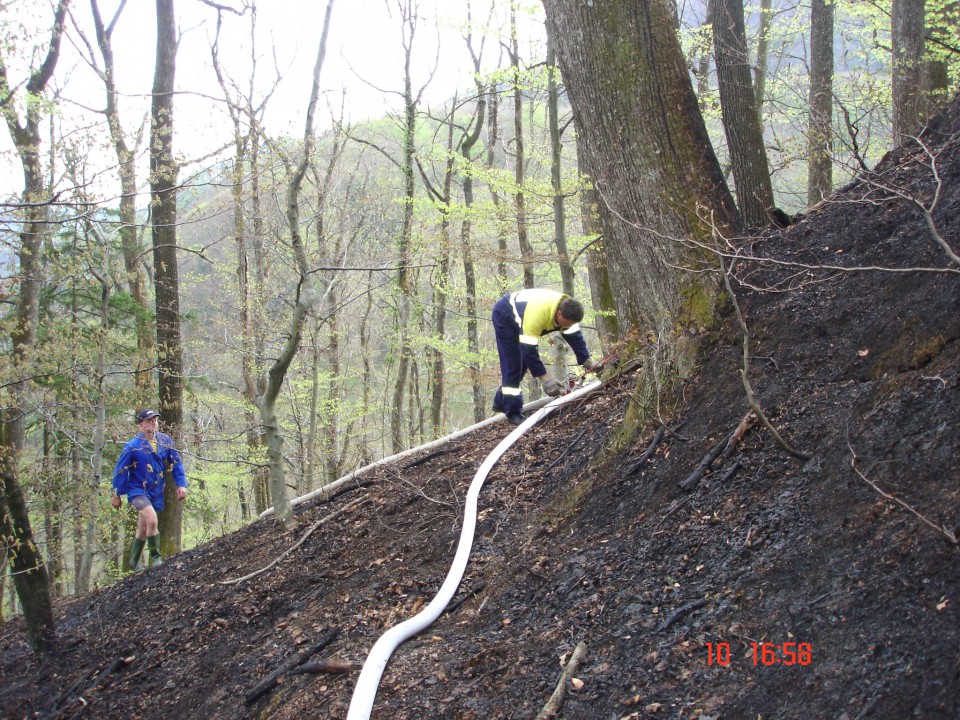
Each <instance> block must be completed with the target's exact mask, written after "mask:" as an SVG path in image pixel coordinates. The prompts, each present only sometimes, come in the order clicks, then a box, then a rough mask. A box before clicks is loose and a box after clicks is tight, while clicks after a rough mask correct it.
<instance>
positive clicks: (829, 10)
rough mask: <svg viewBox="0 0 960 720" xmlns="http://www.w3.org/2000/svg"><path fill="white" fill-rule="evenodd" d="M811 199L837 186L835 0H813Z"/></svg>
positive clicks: (809, 133) (817, 199)
mask: <svg viewBox="0 0 960 720" xmlns="http://www.w3.org/2000/svg"><path fill="white" fill-rule="evenodd" d="M809 106H810V121H809V129H808V131H807V147H808V158H809V159H808V165H807V202H808V203H809V204H810V205H814V204H815V203H818V202H820V201H821V200H822V199H823V198H824V197H826V196H827V195H829V194H830V191H831V190H832V189H833V123H832V118H833V0H810V97H809Z"/></svg>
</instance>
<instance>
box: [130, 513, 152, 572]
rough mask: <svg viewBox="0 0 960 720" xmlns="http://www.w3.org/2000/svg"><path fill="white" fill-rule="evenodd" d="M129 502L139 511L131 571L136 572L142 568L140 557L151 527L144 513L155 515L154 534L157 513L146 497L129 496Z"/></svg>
mask: <svg viewBox="0 0 960 720" xmlns="http://www.w3.org/2000/svg"><path fill="white" fill-rule="evenodd" d="M127 501H128V502H129V503H130V504H131V505H133V506H134V507H135V508H136V509H137V534H136V535H134V538H133V548H132V549H131V551H130V569H131V570H133V571H134V572H136V571H137V570H139V569H140V568H141V567H142V566H141V565H140V555H141V554H143V546H144V545H146V544H147V530H148V528H149V526H150V522H149V518H145V517H144V513H153V527H154V533H156V527H157V513H156V512H155V511H154V509H153V505H151V504H150V499H149V498H148V497H147V496H146V495H134V496H133V497H129V496H128V497H127Z"/></svg>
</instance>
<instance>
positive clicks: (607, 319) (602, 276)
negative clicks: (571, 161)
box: [577, 150, 620, 352]
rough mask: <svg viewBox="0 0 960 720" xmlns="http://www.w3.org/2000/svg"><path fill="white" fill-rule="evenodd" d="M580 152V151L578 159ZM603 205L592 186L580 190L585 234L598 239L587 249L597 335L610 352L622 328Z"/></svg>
mask: <svg viewBox="0 0 960 720" xmlns="http://www.w3.org/2000/svg"><path fill="white" fill-rule="evenodd" d="M579 155H580V152H579V150H578V152H577V157H578V158H579ZM598 207H599V202H598V199H597V193H596V192H595V191H594V189H593V187H592V186H587V187H584V188H583V189H582V190H581V191H580V223H581V227H582V229H583V234H584V235H586V236H587V237H592V236H597V241H596V242H591V244H590V247H589V248H587V269H588V271H589V273H590V298H591V300H592V301H593V310H594V313H595V318H596V320H595V321H594V322H595V323H596V326H597V335H598V336H599V338H600V345H601V347H603V348H604V351H605V352H607V351H609V350H610V347H611V346H612V345H613V344H614V343H615V342H616V341H617V340H619V339H620V329H619V327H618V324H617V314H616V301H615V299H614V295H613V289H612V288H611V286H610V271H609V268H608V264H607V249H606V240H605V239H604V238H603V237H602V235H603V228H602V227H601V226H600V217H599V214H598Z"/></svg>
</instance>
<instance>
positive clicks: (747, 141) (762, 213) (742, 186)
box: [713, 0, 774, 226]
mask: <svg viewBox="0 0 960 720" xmlns="http://www.w3.org/2000/svg"><path fill="white" fill-rule="evenodd" d="M713 43H714V57H715V58H716V62H717V81H718V84H719V87H720V108H721V110H722V111H723V131H724V134H725V135H726V138H727V146H728V148H729V150H730V162H731V164H732V165H733V179H734V181H735V183H736V189H737V202H738V204H739V206H740V213H741V215H742V216H743V220H744V222H745V223H746V224H747V225H749V226H760V225H767V224H768V223H769V222H770V221H769V219H768V218H767V210H768V209H769V208H772V207H773V206H774V202H773V187H772V185H771V183H770V167H769V165H768V164H767V153H766V149H765V148H764V145H763V128H762V127H761V125H760V116H759V114H758V112H757V107H756V104H755V101H756V98H755V96H754V92H753V83H752V81H751V79H750V59H749V57H748V55H747V37H746V31H745V30H744V24H743V0H716V16H715V19H714V24H713Z"/></svg>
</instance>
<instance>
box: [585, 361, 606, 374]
mask: <svg viewBox="0 0 960 720" xmlns="http://www.w3.org/2000/svg"><path fill="white" fill-rule="evenodd" d="M583 370H584V372H588V373H589V372H592V373H598V372H600V371H601V370H603V365H601V364H600V363H598V362H594V361H593V360H587V361H586V362H585V363H584V364H583Z"/></svg>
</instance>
